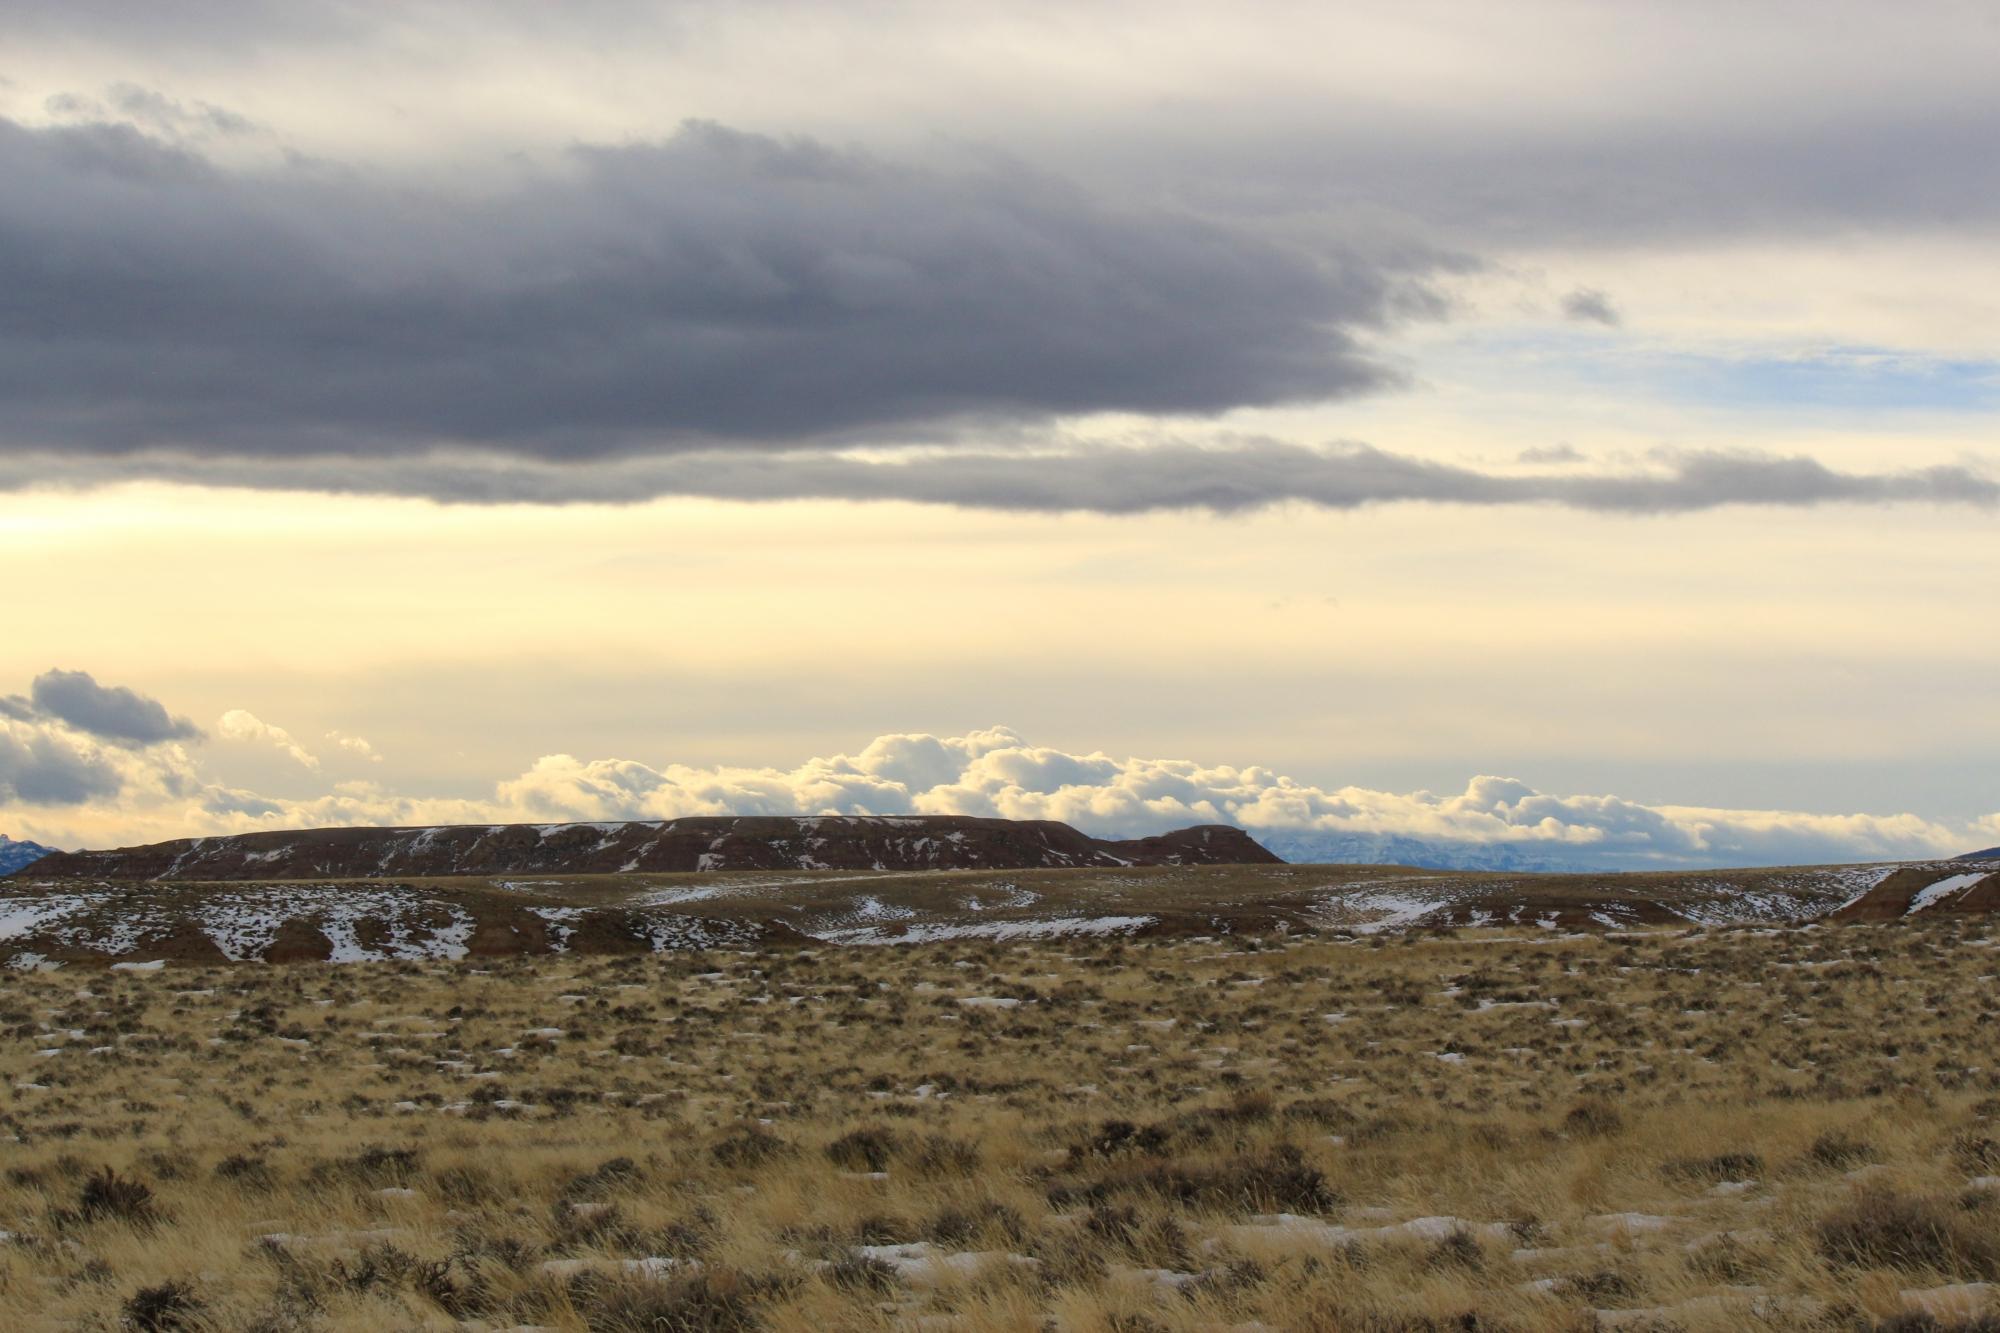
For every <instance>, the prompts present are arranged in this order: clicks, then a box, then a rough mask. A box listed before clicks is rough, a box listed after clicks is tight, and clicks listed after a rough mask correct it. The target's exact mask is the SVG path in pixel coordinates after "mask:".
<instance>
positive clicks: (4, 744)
mask: <svg viewBox="0 0 2000 1333" xmlns="http://www.w3.org/2000/svg"><path fill="white" fill-rule="evenodd" d="M123 785H124V783H123V779H122V778H121V776H120V774H119V771H118V766H117V765H116V764H115V763H113V762H112V761H110V760H109V759H108V758H107V757H106V756H105V755H104V754H102V753H101V752H100V751H99V750H98V749H97V748H96V747H94V746H92V745H91V744H89V743H88V741H86V740H83V739H82V738H79V737H77V736H74V735H72V734H69V733H66V732H64V731H60V730H55V729H51V728H48V727H38V726H35V725H33V724H24V723H23V722H21V721H20V720H19V719H18V718H16V717H15V716H14V715H13V714H11V713H0V805H8V804H13V803H16V802H18V803H20V804H22V805H54V806H74V805H82V804H83V803H84V802H86V801H95V800H104V799H107V798H110V797H113V796H116V795H117V794H118V793H119V791H120V789H121V788H122V787H123Z"/></svg>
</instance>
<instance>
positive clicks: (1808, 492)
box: [0, 439, 2000, 515]
mask: <svg viewBox="0 0 2000 1333" xmlns="http://www.w3.org/2000/svg"><path fill="white" fill-rule="evenodd" d="M1581 457H1582V456H1581V455H1579V454H1577V453H1575V451H1574V450H1547V451H1534V452H1531V453H1530V454H1527V455H1523V456H1522V458H1521V459H1520V460H1519V461H1520V462H1521V463H1523V464H1528V465H1534V466H1540V467H1544V468H1551V467H1552V468H1554V469H1556V470H1545V471H1521V470H1518V469H1503V470H1488V469H1482V468H1479V467H1473V466H1468V465H1464V464H1457V463H1444V462H1438V461H1435V460H1432V459H1426V458H1419V457H1416V456H1414V455H1410V454H1399V453H1394V452H1391V451H1389V450H1384V449H1377V448H1374V447H1372V446H1369V445H1362V444H1348V445H1335V446H1329V447H1326V448H1309V447H1306V446H1303V445H1297V444H1290V443H1286V442H1283V441H1277V440H1266V439H1251V440H1244V441H1238V442H1234V443H1231V444H1229V445H1226V446H1208V445H1200V444H1190V443H1184V442H1177V441H1172V440H1169V441H1165V442H1160V443H1151V444H1147V445H1144V446H1140V447H1130V446H1112V445H1076V446H1071V447H1067V448H1064V449H1062V450H1060V451H1055V452H1043V451H1025V450H1012V451H1006V452H999V451H991V450H964V449H960V450H949V451H921V450H903V451H894V452H890V453H887V454H882V453H877V454H874V455H870V456H858V455H855V454H853V453H840V452H822V451H814V452H803V453H802V452H787V453H764V452H701V453H693V454H682V455H674V456H670V457H665V458H651V459H625V460H607V461H602V462H599V463H596V464H593V465H592V466H589V467H577V466H573V465H569V464H563V463H549V462H536V461H531V460H515V459H510V460H496V459H493V458H490V457H485V458H481V457H470V456H463V455H460V456H431V457H425V458H421V459H395V460H363V459H315V460H256V461H251V460H227V461H223V460H215V459H205V460H204V459H196V458H190V457H187V456H184V455H172V456H157V455H155V456H145V457H137V458H123V459H101V458H100V459H79V458H75V457H52V456H42V457H39V458H35V459H26V458H22V459H14V460H9V459H7V458H6V457H4V456H0V491H4V490H8V489H24V488H28V487H34V486H49V485H62V484H68V485H77V486H88V485H92V484H98V483H104V482H110V481H115V480H118V479H120V478H123V477H127V476H132V475H142V476H147V477H152V478H155V479H158V480H164V481H172V482H180V483H186V484H195V485H223V486H253V487H268V488H274V489H293V490H314V491H325V492H333V493H340V494H390V495H399V496H418V497H424V498H428V499H434V500H439V501H444V502H458V503H472V504H562V503H573V502H586V503H597V504H631V503H636V502H639V501H643V500H649V499H655V498H659V497H664V496H696V497H705V498H710V499H720V500H741V501H753V502H754V501H780V500H850V501H871V500H889V501H904V502H909V503H916V504H936V505H953V506H959V507H963V508H977V509H993V510H1006V511H1014V512H1030V513H1074V512H1088V513H1098V514H1113V515H1116V514H1143V513H1154V512H1160V511H1169V510H1205V511H1208V512H1211V513H1218V514H1229V513H1243V512H1249V511H1254V510H1258V509H1265V508H1269V507H1271V506H1273V505H1281V504H1288V503H1297V504H1306V505H1314V506H1319V507H1323V508H1328V509H1358V508H1362V507H1365V506H1370V505H1385V504H1410V503H1427V504H1455V505H1481V506H1489V507H1490V506H1522V505H1553V506H1559V507H1562V508H1568V509H1577V510H1583V511H1587V512H1592V513H1603V514H1678V513H1692V512H1697V511H1701V510H1708V509H1717V508H1723V507H1726V506H1735V505H1759V506H1776V507H1785V508H1807V507H1812V506H1816V505H1827V504H1857V505H1883V504H1935V505H1961V506H1971V507H1974V508H1981V509H1990V508H1993V507H1994V506H1995V505H1996V504H2000V481H1996V480H1995V479H1994V477H1993V476H1992V475H1990V474H1989V473H1988V472H1987V471H1986V470H1985V469H1983V468H1981V467H1975V466H1973V465H1971V464H1943V465H1937V466H1931V467H1924V468H1910V469H1903V470H1896V471H1884V472H1865V471H1845V470H1842V469H1839V468H1834V467H1829V466H1828V465H1827V464H1825V463H1822V462H1820V461H1818V460H1817V459H1813V458H1809V457H1803V456H1796V455H1794V456H1782V455H1773V454H1764V453H1732V452H1678V453H1675V452H1662V453H1660V454H1658V455H1656V456H1655V457H1654V458H1653V459H1652V460H1651V461H1650V463H1649V464H1648V465H1645V466H1640V467H1627V468H1624V469H1620V470H1580V469H1577V468H1575V467H1572V466H1564V465H1567V464H1572V463H1574V462H1577V461H1580V460H1581Z"/></svg>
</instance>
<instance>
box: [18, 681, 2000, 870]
mask: <svg viewBox="0 0 2000 1333" xmlns="http://www.w3.org/2000/svg"><path fill="white" fill-rule="evenodd" d="M219 730H220V731H221V733H222V734H223V735H224V736H225V737H227V738H230V739H232V740H243V741H247V742H252V743H257V744H267V745H271V746H274V747H276V748H277V749H279V750H280V751H282V752H284V753H286V754H288V755H290V756H291V757H292V758H293V759H295V760H296V761H297V762H299V763H300V764H301V765H303V766H304V767H306V768H307V769H310V770H317V768H318V760H317V759H316V758H315V757H314V756H312V755H311V754H309V753H307V752H306V751H305V750H304V749H303V748H302V747H300V746H299V744H298V742H297V741H296V740H294V739H293V738H292V737H291V736H290V734H289V733H287V732H285V731H284V730H283V729H282V728H279V727H273V726H271V725H269V724H268V723H265V722H263V721H261V720H260V719H258V718H257V717H255V716H254V715H252V714H250V713H248V712H246V711H244V710H241V709H235V710H231V711H230V712H229V713H227V714H225V715H224V717H223V719H222V721H221V724H220V727H219ZM349 739H353V738H349ZM343 748H349V749H351V747H343ZM353 752H354V753H357V754H358V753H360V752H359V751H353ZM0 804H4V805H19V806H21V807H23V808H24V810H25V809H26V808H29V807H39V808H42V809H44V810H57V811H67V812H69V813H67V814H65V815H62V816H60V817H59V818H57V819H55V820H54V821H52V820H51V819H48V818H38V819H24V818H22V816H21V815H19V814H16V815H13V816H12V818H13V819H14V820H15V822H16V823H18V824H20V825H21V827H20V828H17V829H16V830H13V831H15V832H17V833H26V834H27V835H28V836H30V837H34V838H36V839H37V840H39V841H44V842H53V843H59V844H62V845H76V844H82V843H90V842H93V841H96V842H98V844H99V845H102V839H93V838H91V837H79V836H77V831H78V830H79V829H81V828H84V827H90V828H93V829H96V830H99V831H100V832H102V831H105V830H110V831H112V836H113V837H114V838H115V839H116V840H118V841H121V842H128V843H129V842H139V841H149V840H157V839H161V838H170V837H185V836H189V835H192V834H214V833H234V832H247V831H253V830H257V829H284V828H307V827H325V826H333V825H348V824H363V825H368V824H374V825H412V824H432V823H511V822H530V823H532V822H566V821H571V820H627V819H630V820H661V819H673V818H678V817H682V816H689V815H728V814H779V815H785V814H963V815H983V816H992V817H997V818H1004V819H1053V820H1062V821H1064V822H1066V823H1070V824H1073V825H1075V826H1077V827H1079V828H1081V829H1084V830H1085V831H1087V832H1091V833H1095V834H1099V835H1104V836H1113V837H1138V836H1144V835H1147V834H1152V833H1158V832H1161V831H1163V830H1166V829H1171V828H1177V827H1181V826H1184V825H1187V824H1193V823H1227V824H1235V825H1238V826H1240V827H1242V828H1245V829H1248V830H1249V831H1250V832H1251V833H1252V834H1254V835H1257V836H1259V837H1261V838H1264V839H1266V840H1268V841H1269V842H1271V843H1273V844H1275V845H1277V846H1278V847H1280V848H1284V849H1287V850H1290V851H1293V852H1294V853H1295V854H1298V853H1299V852H1302V851H1303V852H1305V853H1311V852H1312V851H1313V849H1315V848H1317V847H1323V846H1341V845H1346V844H1347V842H1351V841H1353V840H1357V839H1358V840H1361V841H1363V842H1367V841H1369V840H1373V841H1375V842H1377V843H1381V842H1384V841H1387V840H1397V839H1415V840H1419V841H1422V842H1424V843H1426V844H1428V845H1430V846H1433V847H1438V848H1445V849H1454V854H1458V853H1465V852H1467V851H1468V850H1470V851H1473V852H1480V851H1482V849H1483V851H1484V852H1489V853H1490V852H1494V851H1499V852H1504V853H1506V854H1509V855H1512V856H1515V857H1518V858H1520V859H1521V860H1522V861H1523V862H1524V863H1534V864H1557V865H1561V866H1564V867H1566V868H1573V869H1580V868H1602V869H1612V870H1617V869H1644V868H1648V867H1657V868H1671V867H1676V866H1683V867H1686V866H1721V865H1759V864H1816V863H1837V862H1847V861H1867V860H1885V859H1898V858H1915V857H1932V856H1942V855H1951V854H1955V853H1957V852H1960V851H1964V850H1967V849H1968V848H1971V847H1974V846H1979V845H1983V844H1984V843H1988V842H1991V841H1992V840H1993V837H1992V835H1993V832H1994V830H1996V829H2000V814H1996V815H1993V816H1990V817H1988V818H1986V819H1983V820H1978V821H1974V822H1971V823H1968V824H1965V825H1963V826H1953V825H1949V824H1945V823H1941V822H1939V821H1935V820H1929V819H1925V818H1923V817H1921V816H1919V815H1916V814H1910V813H1896V814H1886V815H1877V814H1867V813H1841V814H1826V813H1815V812H1802V811H1788V810H1740V809H1724V808H1714V807H1709V806H1702V805H1672V804H1653V805H1648V804H1644V803H1640V802H1636V801H1631V800H1627V799H1624V798H1621V797H1618V796H1615V795H1603V794H1559V793H1551V792H1544V791H1541V790H1539V789H1537V788H1536V787H1534V786H1533V785H1531V784H1529V783H1527V782H1524V781H1521V780H1519V779H1517V778H1511V777H1497V776H1481V777H1475V778H1473V779H1472V780H1471V781H1469V782H1468V783H1467V784H1466V786H1465V788H1464V789H1463V790H1462V791H1454V792H1444V793H1435V792H1429V791H1415V792H1388V791H1378V790H1373V789H1369V788H1365V787H1356V786H1346V787H1326V786H1320V785H1317V784H1313V783H1307V782H1301V781H1298V780H1296V779H1294V778H1292V777H1290V776H1288V775H1286V774H1283V773H1280V772H1278V771H1276V770H1274V769H1272V768H1269V767H1266V766H1261V765H1256V764H1250V765H1239V764H1230V763H1214V762H1207V761H1200V760H1193V759H1174V758H1147V757H1143V756H1125V757H1119V756H1115V755H1111V754H1107V753H1104V752H1102V751H1093V752H1088V753H1082V752H1076V751H1069V750H1063V749H1059V748H1055V747H1049V746H1041V745H1035V744H1033V743H1031V742H1030V741H1029V740H1027V739H1026V738H1024V737H1022V736H1020V735H1019V734H1017V733H1016V732H1014V731H1012V730H1010V729H1008V728H1006V727H991V728H987V729H984V730H978V731H970V732H967V733H966V734H964V735H960V736H937V735H931V734H926V733H920V732H909V733H894V734H889V735H884V736H878V737H876V738H875V739H874V740H872V741H870V742H869V743H868V744H867V745H865V746H863V747H862V748H861V749H859V750H858V751H855V752H854V753H851V754H835V755H830V756H822V757H817V758H811V759H807V760H805V761H804V762H802V763H800V764H798V765H796V766H794V767H791V768H778V767H757V766H730V765H722V766H712V767H704V766H695V765H684V764H664V765H655V764H651V763H647V762H644V761H641V760H636V759H625V758H596V759H585V758H579V757H576V756H574V755H567V754H554V755H546V756H544V757H542V758H540V759H538V760H536V761H535V763H534V764H532V765H531V766H530V767H529V768H528V769H527V770H526V771H524V772H522V773H520V774H517V775H516V776H514V777H511V778H507V779H504V780H502V781H500V782H498V783H496V784H495V785H494V787H493V788H492V790H491V792H490V793H489V794H487V795H484V796H463V797H410V796H405V795H403V794H400V793H398V792H397V791H395V790H394V789H393V788H392V787H390V786H387V785H385V784H383V783H380V782H373V781H343V782H337V783H334V784H332V786H331V789H330V790H328V791H326V792H324V793H322V794H320V795H317V796H311V797H307V798H304V799H299V798H294V797H286V796H277V795H272V794H269V793H264V792H258V791H255V790H250V789H246V788H242V787H236V786H232V785H229V784H227V783H225V782H221V781H218V780H216V779H215V778H214V777H213V776H211V775H209V774H207V773H204V772H203V771H201V770H200V769H199V768H198V767H197V766H196V765H195V763H194V762H193V761H192V760H191V759H190V758H189V756H188V755H187V753H186V752H185V751H184V750H183V749H182V748H181V747H180V746H178V745H174V744H167V745H161V746H156V747H152V748H150V749H145V750H133V749H129V748H124V747H121V746H119V745H115V744H109V743H100V742H99V741H98V739H97V738H94V737H92V736H90V735H87V734H85V733H82V732H79V731H77V730H75V729H73V728H72V727H70V726H69V724H67V723H65V722H63V721H62V720H60V719H58V718H53V717H38V718H36V719H34V720H25V721H24V720H21V719H19V718H16V717H14V716H12V715H10V714H3V713H0Z"/></svg>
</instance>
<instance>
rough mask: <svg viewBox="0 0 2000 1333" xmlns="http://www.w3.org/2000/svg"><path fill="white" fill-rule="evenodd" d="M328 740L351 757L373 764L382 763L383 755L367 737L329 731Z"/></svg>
mask: <svg viewBox="0 0 2000 1333" xmlns="http://www.w3.org/2000/svg"><path fill="white" fill-rule="evenodd" d="M326 738H327V739H328V740H329V741H331V742H333V743H334V744H335V745H337V746H339V747H340V748H341V749H343V750H345V751H347V752H348V753H349V754H351V755H355V756H357V757H359V758H362V759H366V760H367V761H368V762H369V763H371V764H379V763H381V762H382V753H381V751H379V750H377V749H376V748H375V746H374V745H373V744H372V743H370V741H369V740H368V738H367V737H366V736H350V735H348V734H347V733H346V732H344V731H329V732H327V733H326Z"/></svg>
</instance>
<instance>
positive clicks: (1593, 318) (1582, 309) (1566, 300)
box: [1562, 287, 1625, 328]
mask: <svg viewBox="0 0 2000 1333" xmlns="http://www.w3.org/2000/svg"><path fill="white" fill-rule="evenodd" d="M1562 312H1563V317H1564V318H1566V319H1572V320H1575V321H1577V322H1578V323H1580V324H1603V325H1606V326H1608V327H1611V328H1617V327H1618V326H1619V325H1620V324H1623V323H1624V322H1625V321H1624V318H1623V317H1622V316H1620V315H1619V313H1618V310H1617V308H1616V307H1615V306H1613V305H1612V304H1611V298H1610V297H1608V296H1606V295H1605V294H1604V293H1603V292H1600V291H1597V290H1596V289H1595V288H1591V287H1579V288H1577V289H1576V290H1575V291H1573V292H1571V293H1570V294H1569V295H1568V296H1565V297H1563V299H1562Z"/></svg>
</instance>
